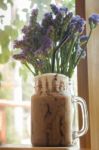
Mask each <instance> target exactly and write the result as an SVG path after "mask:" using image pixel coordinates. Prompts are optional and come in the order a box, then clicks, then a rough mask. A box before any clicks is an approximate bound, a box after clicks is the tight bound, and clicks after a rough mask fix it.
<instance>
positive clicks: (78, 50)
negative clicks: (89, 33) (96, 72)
mask: <svg viewBox="0 0 99 150" xmlns="http://www.w3.org/2000/svg"><path fill="white" fill-rule="evenodd" d="M81 53H82V55H81ZM76 55H77V57H79V56H80V55H81V56H80V58H82V59H84V58H85V57H86V51H85V50H83V49H82V48H81V47H80V45H78V47H77V52H76Z"/></svg>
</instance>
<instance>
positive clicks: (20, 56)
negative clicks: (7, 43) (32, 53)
mask: <svg viewBox="0 0 99 150" xmlns="http://www.w3.org/2000/svg"><path fill="white" fill-rule="evenodd" d="M13 58H14V59H16V60H21V61H25V60H26V56H25V54H24V53H23V52H22V53H20V54H15V55H13Z"/></svg>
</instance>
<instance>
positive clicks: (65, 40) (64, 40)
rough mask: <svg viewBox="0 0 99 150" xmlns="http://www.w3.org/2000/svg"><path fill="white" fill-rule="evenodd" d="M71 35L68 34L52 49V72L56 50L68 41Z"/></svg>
mask: <svg viewBox="0 0 99 150" xmlns="http://www.w3.org/2000/svg"><path fill="white" fill-rule="evenodd" d="M70 37H71V36H69V37H68V38H67V37H65V38H64V39H63V40H62V41H61V42H60V44H59V45H58V46H57V47H56V49H54V50H53V54H52V72H54V70H55V55H56V52H57V51H58V50H59V49H60V48H61V47H62V46H63V45H64V43H65V42H67V41H68V39H69V38H70Z"/></svg>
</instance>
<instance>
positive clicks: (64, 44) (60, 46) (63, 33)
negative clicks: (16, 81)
mask: <svg viewBox="0 0 99 150" xmlns="http://www.w3.org/2000/svg"><path fill="white" fill-rule="evenodd" d="M50 6H51V12H47V13H45V14H44V16H43V19H42V21H41V23H39V22H37V16H38V9H33V11H32V12H31V16H30V20H29V23H28V25H25V26H24V27H23V29H22V33H23V38H22V39H21V40H15V42H14V48H20V49H21V52H20V53H19V54H15V55H14V56H13V57H14V58H15V59H19V60H21V61H24V62H26V65H27V64H31V65H32V66H33V68H34V70H35V72H36V75H37V74H38V73H47V72H57V73H62V74H65V75H67V76H68V77H71V76H72V74H73V72H74V68H75V67H76V65H77V64H78V62H79V60H80V59H81V58H85V56H86V51H85V48H86V45H87V43H88V40H89V38H90V34H89V35H88V36H87V35H84V34H83V31H84V27H85V20H84V19H83V18H81V17H80V16H78V15H76V16H73V13H72V12H70V11H69V10H68V8H66V7H57V6H56V5H54V4H51V5H50ZM89 24H90V29H91V30H92V29H93V28H95V27H96V25H97V24H99V14H92V15H91V16H90V17H89ZM90 33H91V32H90ZM58 53H59V55H58ZM56 54H57V55H56ZM56 56H57V57H56ZM59 56H60V57H59ZM59 59H60V60H59ZM24 64H25V63H24ZM55 66H56V67H55ZM28 68H29V67H28ZM30 70H31V69H30Z"/></svg>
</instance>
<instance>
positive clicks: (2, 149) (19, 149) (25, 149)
mask: <svg viewBox="0 0 99 150" xmlns="http://www.w3.org/2000/svg"><path fill="white" fill-rule="evenodd" d="M0 150H77V149H76V148H75V149H74V148H66V147H32V146H26V145H22V146H20V145H3V146H0ZM80 150H91V149H84V148H81V149H80Z"/></svg>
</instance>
